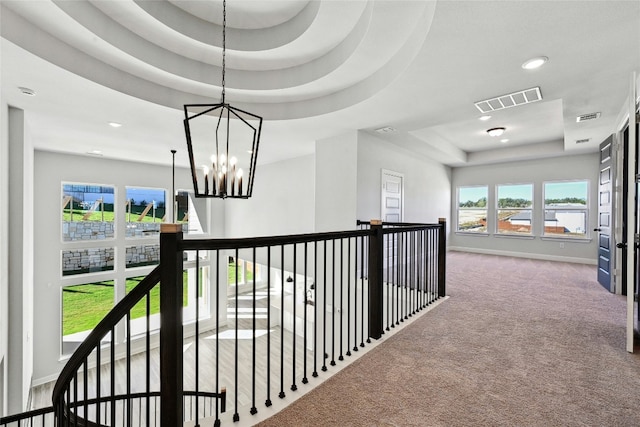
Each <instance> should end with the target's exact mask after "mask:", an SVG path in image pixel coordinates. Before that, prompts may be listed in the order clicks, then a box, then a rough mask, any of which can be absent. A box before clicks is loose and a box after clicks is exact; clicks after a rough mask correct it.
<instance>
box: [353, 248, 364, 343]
mask: <svg viewBox="0 0 640 427" xmlns="http://www.w3.org/2000/svg"><path fill="white" fill-rule="evenodd" d="M355 239H356V255H355V260H354V265H353V267H354V270H355V274H356V276H355V280H354V282H353V288H354V289H353V351H354V352H355V351H358V276H357V275H358V238H357V237H356V238H355ZM363 239H364V237H362V236H360V257H362V253H363V252H364V244H363ZM363 276H364V271H362V268H361V269H360V278H362V277H363ZM362 310H364V307H363V308H362Z"/></svg>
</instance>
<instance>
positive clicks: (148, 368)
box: [145, 285, 157, 423]
mask: <svg viewBox="0 0 640 427" xmlns="http://www.w3.org/2000/svg"><path fill="white" fill-rule="evenodd" d="M156 286H157V285H156ZM146 309H147V321H146V322H147V331H146V334H145V335H146V336H145V346H146V352H145V358H146V360H145V365H146V366H145V372H146V389H147V406H146V417H147V423H148V422H149V417H150V416H151V413H150V411H151V408H150V405H149V399H150V398H151V397H150V396H149V393H151V292H147V306H146Z"/></svg>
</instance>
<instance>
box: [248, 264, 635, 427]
mask: <svg viewBox="0 0 640 427" xmlns="http://www.w3.org/2000/svg"><path fill="white" fill-rule="evenodd" d="M447 268H448V272H447V286H448V288H447V294H448V295H450V297H451V298H450V299H449V300H448V301H445V303H444V304H441V305H440V306H438V307H436V308H435V309H434V310H433V311H431V312H428V313H426V314H425V315H422V316H421V317H420V318H419V319H417V320H416V321H415V322H413V323H412V324H410V325H409V326H407V327H406V328H405V329H404V330H402V331H400V332H398V333H397V334H395V335H393V336H391V337H389V338H388V339H387V340H386V342H384V343H383V344H382V345H380V346H378V347H376V348H374V349H372V350H371V352H369V353H368V354H366V355H364V356H363V357H362V358H361V359H359V360H357V361H355V362H354V363H353V364H352V365H350V366H348V367H347V368H345V369H344V370H342V371H341V372H339V373H338V374H336V375H335V376H334V377H332V378H330V379H328V380H327V381H326V382H325V383H323V384H322V385H320V386H319V387H317V388H316V389H314V390H312V391H311V392H309V393H308V394H306V395H305V396H302V397H301V398H300V399H299V400H297V401H295V402H294V403H293V404H292V405H291V406H289V407H287V408H286V409H285V410H283V411H282V412H280V413H278V414H277V415H275V416H273V417H271V418H270V419H267V420H266V421H264V422H262V423H260V424H258V425H259V426H263V427H266V426H278V427H284V426H545V427H547V426H640V356H639V355H638V354H637V353H636V354H629V353H627V352H626V351H625V316H626V315H625V310H626V308H625V307H626V302H625V298H624V297H621V296H617V295H613V294H610V293H608V292H606V291H605V290H604V289H603V288H601V287H600V285H598V283H597V282H596V280H595V278H596V268H595V266H588V265H580V264H565V263H556V262H548V261H536V260H526V259H519V258H509V257H495V256H489V255H478V254H466V253H461V252H451V253H450V254H449V255H448V265H447Z"/></svg>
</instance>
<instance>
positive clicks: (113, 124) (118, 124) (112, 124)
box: [109, 122, 122, 128]
mask: <svg viewBox="0 0 640 427" xmlns="http://www.w3.org/2000/svg"><path fill="white" fill-rule="evenodd" d="M109 126H111V127H112V128H119V127H120V126H122V123H118V122H109Z"/></svg>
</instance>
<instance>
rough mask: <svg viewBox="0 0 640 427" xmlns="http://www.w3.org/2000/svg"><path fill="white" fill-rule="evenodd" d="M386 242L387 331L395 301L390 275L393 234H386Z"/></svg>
mask: <svg viewBox="0 0 640 427" xmlns="http://www.w3.org/2000/svg"><path fill="white" fill-rule="evenodd" d="M384 236H385V238H386V240H385V245H384V251H385V256H384V258H385V260H386V262H387V274H386V276H387V328H386V329H387V331H388V330H389V322H390V321H391V314H390V312H389V307H390V305H391V304H390V302H391V301H392V300H393V288H392V287H391V286H390V284H391V283H390V281H391V278H390V275H389V274H390V273H391V243H389V242H390V240H391V237H392V235H391V234H385V235H384Z"/></svg>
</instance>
